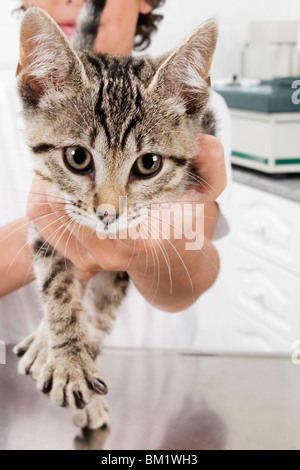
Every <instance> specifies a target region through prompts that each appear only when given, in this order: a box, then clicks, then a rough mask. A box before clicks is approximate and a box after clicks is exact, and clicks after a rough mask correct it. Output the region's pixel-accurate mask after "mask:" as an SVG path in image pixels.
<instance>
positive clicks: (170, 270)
mask: <svg viewBox="0 0 300 470" xmlns="http://www.w3.org/2000/svg"><path fill="white" fill-rule="evenodd" d="M152 230H153V227H151V232H152ZM156 234H159V233H158V231H156ZM154 235H155V234H154ZM155 241H157V244H158V247H159V249H160V251H161V253H162V255H163V257H164V259H165V262H166V265H167V268H168V272H169V281H170V295H172V293H173V280H172V269H171V263H170V258H169V255H168V252H167V250H166V248H165V247H164V246H163V243H162V241H161V240H160V239H159V238H158V239H155Z"/></svg>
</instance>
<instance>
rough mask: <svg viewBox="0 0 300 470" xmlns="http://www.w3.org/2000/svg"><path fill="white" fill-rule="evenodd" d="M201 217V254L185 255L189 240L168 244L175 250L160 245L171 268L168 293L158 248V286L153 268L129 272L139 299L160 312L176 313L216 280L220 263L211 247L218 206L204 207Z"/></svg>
mask: <svg viewBox="0 0 300 470" xmlns="http://www.w3.org/2000/svg"><path fill="white" fill-rule="evenodd" d="M204 213H205V224H204V233H205V240H204V244H203V247H202V249H201V250H195V251H194V250H193V251H187V250H186V243H188V242H189V240H187V239H185V238H183V239H182V240H172V244H173V246H174V248H175V249H176V250H175V249H173V248H172V247H171V245H169V244H168V243H166V244H164V247H165V249H166V252H167V254H168V262H170V265H171V266H172V284H173V286H172V287H173V288H172V292H171V289H170V275H169V269H168V266H167V263H166V260H165V257H164V256H163V254H162V252H161V251H160V249H159V248H158V247H157V249H156V252H157V256H158V261H157V259H156V258H155V259H156V261H155V263H156V265H157V264H158V263H159V266H160V278H159V284H158V283H157V282H158V279H157V273H156V267H155V266H156V265H155V266H152V269H150V270H147V273H146V275H145V268H144V267H143V266H139V265H138V266H137V267H136V268H135V269H133V270H132V271H129V274H130V278H131V280H132V281H133V282H134V284H135V286H136V287H137V289H138V290H139V291H140V293H141V294H142V295H143V297H144V298H145V299H146V300H148V301H149V302H150V303H151V304H152V305H153V306H155V307H156V308H158V309H160V310H163V311H165V312H169V313H171V312H172V313H174V312H175V313H176V312H180V311H182V310H185V309H187V308H188V307H190V306H191V305H192V304H193V303H194V302H195V301H196V300H197V299H198V298H199V297H200V296H201V295H202V294H203V293H204V292H206V291H207V290H208V289H209V288H210V287H211V286H212V285H213V284H214V283H215V281H216V279H217V277H218V274H219V270H220V259H219V255H218V252H217V250H216V248H215V246H214V245H213V243H212V237H213V233H214V228H215V225H216V221H217V219H218V216H219V208H218V205H217V204H216V203H213V204H208V205H206V207H205V209H204ZM179 256H180V257H181V258H182V261H181V260H180V257H179ZM183 263H184V264H183ZM187 271H188V274H187ZM153 278H154V279H153ZM191 282H192V286H191Z"/></svg>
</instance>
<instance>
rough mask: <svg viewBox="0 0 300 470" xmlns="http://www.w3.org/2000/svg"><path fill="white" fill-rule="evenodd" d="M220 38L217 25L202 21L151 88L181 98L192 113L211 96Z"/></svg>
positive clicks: (175, 52) (187, 109)
mask: <svg viewBox="0 0 300 470" xmlns="http://www.w3.org/2000/svg"><path fill="white" fill-rule="evenodd" d="M217 40H218V24H217V22H216V21H214V20H210V21H207V22H206V23H203V24H202V25H201V26H200V28H199V29H198V30H196V31H195V32H194V33H193V34H192V35H191V36H190V37H189V38H188V39H187V40H186V41H185V42H184V43H182V44H181V45H180V46H179V47H178V48H177V49H175V51H173V52H172V53H171V55H169V56H168V57H167V59H165V60H164V61H163V62H162V63H160V64H159V69H158V71H157V73H156V75H155V77H154V79H153V81H152V83H151V84H150V89H153V88H154V89H156V91H158V92H160V93H161V92H163V93H164V94H165V95H167V96H168V97H178V98H180V100H181V101H182V102H183V103H184V105H185V107H186V112H187V113H188V114H193V113H194V112H196V111H197V109H199V107H201V104H203V100H204V99H205V97H206V98H207V96H208V90H209V87H210V75H209V74H210V68H211V64H212V60H213V55H214V52H215V49H216V45H217Z"/></svg>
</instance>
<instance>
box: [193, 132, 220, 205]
mask: <svg viewBox="0 0 300 470" xmlns="http://www.w3.org/2000/svg"><path fill="white" fill-rule="evenodd" d="M193 164H194V169H195V171H196V173H197V176H196V178H195V183H196V185H197V191H198V192H200V193H201V196H202V201H203V202H213V201H215V200H216V199H217V198H218V196H219V195H220V194H221V193H222V192H223V191H224V189H225V188H226V185H227V174H226V165H225V158H224V147H223V145H222V144H221V142H220V141H219V140H218V139H216V137H213V136H210V135H204V136H202V137H201V139H200V149H199V153H198V155H197V157H195V159H194V161H193ZM196 180H197V181H196ZM197 183H198V184H197Z"/></svg>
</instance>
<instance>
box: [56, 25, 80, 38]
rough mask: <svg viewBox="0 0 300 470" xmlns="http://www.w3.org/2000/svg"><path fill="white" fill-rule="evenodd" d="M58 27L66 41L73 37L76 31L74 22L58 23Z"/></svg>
mask: <svg viewBox="0 0 300 470" xmlns="http://www.w3.org/2000/svg"><path fill="white" fill-rule="evenodd" d="M58 26H59V27H60V29H61V30H62V32H63V33H64V34H65V35H66V36H67V38H68V39H71V37H72V36H74V34H75V31H76V21H68V22H65V23H58Z"/></svg>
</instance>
